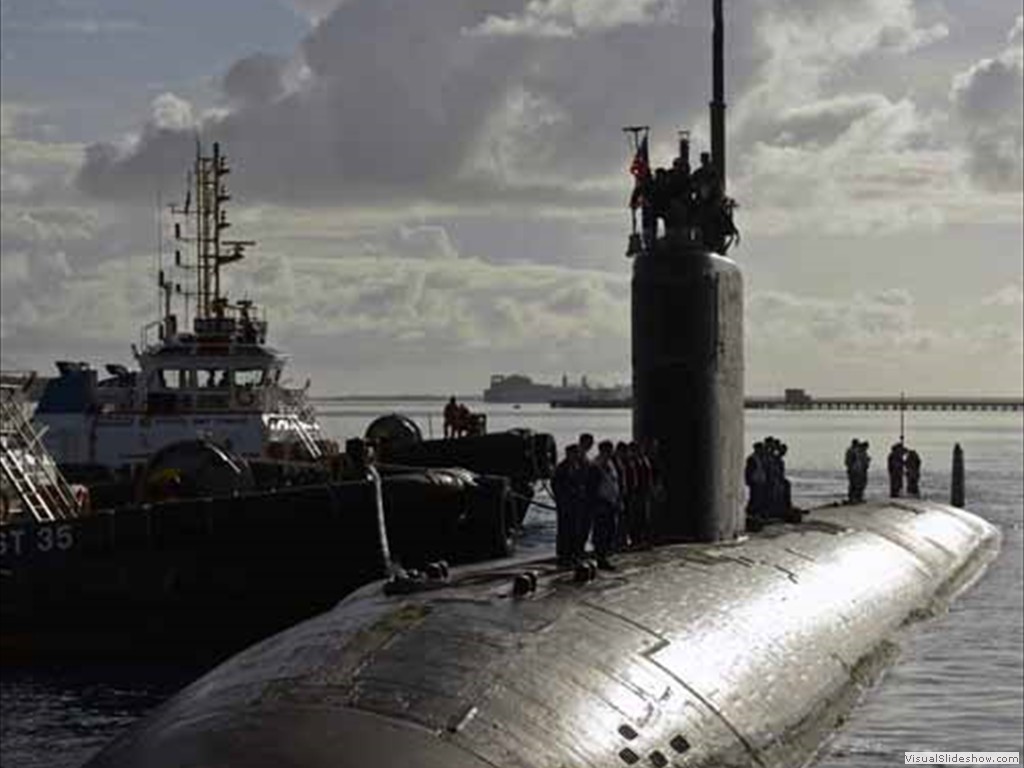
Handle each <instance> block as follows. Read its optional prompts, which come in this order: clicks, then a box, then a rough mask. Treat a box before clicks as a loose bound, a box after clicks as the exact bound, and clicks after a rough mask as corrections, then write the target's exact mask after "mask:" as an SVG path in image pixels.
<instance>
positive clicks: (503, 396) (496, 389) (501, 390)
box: [484, 373, 632, 403]
mask: <svg viewBox="0 0 1024 768" xmlns="http://www.w3.org/2000/svg"><path fill="white" fill-rule="evenodd" d="M631 396H632V392H631V388H630V387H629V386H625V385H622V386H612V387H601V386H596V387H595V386H591V385H590V383H589V382H588V381H587V377H586V376H581V377H580V380H579V383H578V384H570V383H569V377H568V376H567V375H566V374H562V382H561V384H541V383H538V382H535V381H534V380H533V379H531V378H530V377H529V376H526V375H524V374H521V373H512V374H501V373H496V374H493V375H492V376H491V385H490V386H489V387H488V388H487V389H485V390H484V402H487V403H550V402H551V401H552V400H586V401H594V400H605V399H607V400H621V399H623V398H628V397H631Z"/></svg>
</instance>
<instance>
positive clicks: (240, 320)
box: [34, 143, 337, 480]
mask: <svg viewBox="0 0 1024 768" xmlns="http://www.w3.org/2000/svg"><path fill="white" fill-rule="evenodd" d="M229 172H230V169H229V167H228V164H227V160H226V157H225V156H224V155H223V154H222V153H221V151H220V146H219V145H218V144H216V143H214V145H213V152H212V154H209V155H204V154H203V153H202V149H201V147H200V146H199V145H197V148H196V157H195V163H194V166H193V169H192V172H191V173H190V174H189V176H190V178H189V183H188V190H187V193H186V196H185V202H184V205H182V206H180V207H178V206H172V207H171V211H172V213H173V214H174V215H175V217H176V219H177V220H176V221H175V224H174V237H175V241H176V244H177V245H179V246H180V247H179V248H177V249H176V250H175V253H174V264H173V267H174V269H175V270H176V272H177V273H179V274H182V275H183V276H184V277H185V278H190V280H186V281H185V283H184V284H183V283H182V282H177V281H174V280H172V279H169V278H168V276H167V275H166V274H165V272H164V270H163V269H162V268H161V269H160V271H159V273H158V276H157V279H158V284H159V289H160V293H161V296H162V299H163V317H161V318H160V319H159V320H157V321H155V322H152V323H149V324H148V325H146V326H145V327H144V328H143V329H142V332H141V334H140V336H141V339H140V341H141V349H139V348H138V347H136V346H135V345H133V346H132V350H133V353H134V356H135V360H136V362H137V364H138V369H137V370H129V369H128V368H127V367H125V366H123V365H107V366H106V371H107V373H108V374H109V376H107V377H105V378H100V376H99V375H98V372H97V371H96V370H94V369H93V368H92V367H90V366H89V365H88V364H86V363H77V362H58V363H57V369H58V371H59V376H58V377H57V378H55V379H51V380H50V381H49V383H48V385H47V386H46V388H45V390H44V391H43V394H42V396H41V398H40V400H39V403H38V406H37V408H36V412H35V417H34V421H35V422H36V424H37V426H38V427H40V428H42V429H44V430H45V434H44V437H43V440H44V442H45V445H46V448H47V449H48V450H49V451H50V453H51V454H52V455H53V456H54V458H55V459H56V461H57V462H58V464H59V465H60V466H61V467H62V468H63V469H64V471H65V472H66V473H67V474H68V475H69V477H72V478H82V479H86V478H88V479H93V480H95V479H98V478H107V479H110V478H112V477H116V478H118V479H121V480H125V479H128V478H131V477H132V476H134V475H136V474H137V473H138V470H139V468H140V467H142V466H143V465H145V464H146V463H147V462H149V461H150V460H151V459H152V458H153V457H154V455H155V454H157V453H158V452H159V451H161V450H163V449H167V448H168V446H172V445H175V444H181V443H193V444H198V443H197V441H201V442H204V443H206V444H214V445H217V446H220V447H222V448H223V449H224V450H225V451H228V452H230V453H231V454H233V455H235V456H238V457H241V458H242V459H244V460H246V461H247V462H249V463H250V464H251V465H254V466H255V467H258V466H261V465H263V466H265V465H280V464H282V463H286V464H295V463H298V464H312V463H316V462H319V461H321V460H322V459H323V458H324V457H325V455H328V454H331V453H336V452H337V446H336V444H334V443H331V442H330V441H327V440H325V439H324V437H323V434H322V431H321V429H320V426H319V424H318V423H317V421H316V417H315V414H314V412H313V408H312V406H311V405H310V404H309V402H308V400H307V399H306V388H292V387H288V386H285V384H284V383H283V381H284V379H283V373H284V369H285V364H286V358H285V357H284V356H283V355H282V354H280V353H279V352H278V351H277V350H275V349H273V348H272V347H270V346H268V345H267V343H266V339H267V321H266V319H265V317H264V316H262V315H261V313H260V311H259V310H258V308H257V307H256V305H255V304H253V302H251V301H249V300H248V299H245V300H241V301H234V302H232V301H231V300H229V299H228V297H227V294H226V291H225V290H224V286H223V284H222V280H221V277H222V274H221V272H222V268H223V267H225V266H226V265H228V264H233V263H236V262H239V261H241V260H242V259H243V258H244V256H245V251H246V249H247V248H249V247H251V246H253V245H255V242H254V241H252V240H239V239H227V238H225V237H223V234H224V231H225V230H226V229H227V228H228V227H230V226H231V225H230V222H229V221H228V218H227V211H226V210H225V203H226V202H227V201H228V200H230V195H229V194H228V192H227V188H226V186H225V182H224V177H225V176H227V174H228V173H229ZM190 252H191V253H190ZM161 267H162V265H161ZM174 299H178V302H177V303H179V304H182V305H183V308H184V320H185V321H186V322H184V323H182V322H179V316H178V315H177V314H176V313H175V312H174V311H173V310H174V306H173V304H174V303H175V302H174V301H173V300H174ZM190 308H191V309H192V316H191V321H192V322H191V328H190V329H189V327H188V324H187V320H188V318H189V310H190ZM307 387H308V383H307Z"/></svg>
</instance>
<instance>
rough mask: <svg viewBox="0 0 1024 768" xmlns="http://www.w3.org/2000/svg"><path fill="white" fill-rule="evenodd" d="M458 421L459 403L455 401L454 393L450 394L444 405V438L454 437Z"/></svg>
mask: <svg viewBox="0 0 1024 768" xmlns="http://www.w3.org/2000/svg"><path fill="white" fill-rule="evenodd" d="M458 422H459V404H458V403H457V402H455V395H452V396H451V397H450V398H449V399H448V402H447V404H446V405H445V406H444V436H445V439H448V438H449V437H455V430H456V426H457V425H458Z"/></svg>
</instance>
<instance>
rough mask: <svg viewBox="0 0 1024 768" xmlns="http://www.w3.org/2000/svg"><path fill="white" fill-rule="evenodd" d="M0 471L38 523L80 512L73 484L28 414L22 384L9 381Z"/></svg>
mask: <svg viewBox="0 0 1024 768" xmlns="http://www.w3.org/2000/svg"><path fill="white" fill-rule="evenodd" d="M0 471H2V477H3V480H4V481H5V482H6V483H7V484H9V485H10V487H11V488H12V489H13V490H14V492H15V494H16V495H17V498H18V499H19V501H20V502H21V505H22V507H23V509H24V510H26V511H27V512H28V513H29V514H31V515H32V517H33V518H34V519H35V521H36V522H37V523H48V522H53V521H55V520H66V519H68V518H73V517H76V516H77V515H78V506H79V505H78V502H77V501H76V499H75V494H74V492H73V491H72V490H71V486H70V485H69V484H68V482H67V480H66V479H65V478H64V476H63V475H62V474H61V472H60V470H59V469H58V468H57V464H56V462H54V460H53V457H52V456H50V454H49V452H47V450H46V448H45V446H43V444H42V432H40V431H37V430H36V429H35V428H34V427H33V426H32V423H31V422H30V421H29V420H28V418H27V416H26V414H25V406H24V401H23V399H22V396H21V388H20V387H18V386H16V385H14V384H10V383H7V382H4V383H3V384H2V386H0Z"/></svg>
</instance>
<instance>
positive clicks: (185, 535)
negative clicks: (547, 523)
mask: <svg viewBox="0 0 1024 768" xmlns="http://www.w3.org/2000/svg"><path fill="white" fill-rule="evenodd" d="M227 174H228V166H227V162H226V160H225V158H224V155H222V154H221V150H220V147H219V146H218V145H217V144H214V145H213V151H212V153H211V154H209V155H204V154H203V152H202V149H201V148H200V147H197V150H196V158H195V163H194V167H193V170H192V174H191V178H190V180H189V184H188V194H187V195H186V197H185V202H184V204H183V205H182V206H180V207H176V206H175V207H172V211H173V213H174V214H175V215H176V216H177V217H178V219H179V220H178V221H177V222H176V223H175V226H174V237H175V240H176V241H177V242H178V243H179V244H180V246H181V247H180V248H179V249H178V250H176V251H175V254H174V264H173V266H174V268H175V269H176V270H178V271H179V272H181V273H183V274H184V275H186V276H187V277H188V278H189V279H188V280H186V281H185V282H186V284H185V285H182V284H181V283H180V282H177V281H175V280H173V279H169V278H168V276H167V275H166V274H165V273H164V271H163V269H161V270H160V271H159V274H158V284H159V288H160V291H161V297H162V304H163V307H162V309H163V314H162V317H161V319H160V320H159V321H157V322H154V323H151V324H149V325H147V326H146V327H145V328H144V329H143V332H142V339H141V345H140V346H141V349H139V348H136V349H135V359H136V361H137V363H138V369H137V370H134V371H130V370H128V369H127V368H126V367H124V366H119V365H108V366H107V371H108V373H109V374H110V375H109V377H106V378H103V379H100V378H99V375H98V373H97V371H96V370H95V369H93V368H91V367H90V366H89V365H87V364H85V363H73V362H62V363H58V370H59V372H60V375H59V376H58V377H57V378H55V379H52V380H50V381H49V382H48V383H47V385H46V387H45V389H44V391H43V393H42V395H41V397H40V399H39V402H38V405H37V408H36V412H35V416H34V423H32V424H30V423H29V422H28V421H26V420H25V419H24V408H23V407H22V403H21V400H20V399H19V400H17V402H16V399H17V398H16V397H15V396H17V397H19V398H20V394H19V393H20V390H17V391H15V389H14V388H8V387H6V386H5V388H4V399H3V401H2V404H3V409H2V411H0V416H2V418H0V433H2V434H0V437H2V439H0V459H2V461H0V463H2V464H3V467H2V469H3V473H2V478H3V483H2V485H0V500H2V501H3V506H2V508H0V513H2V514H0V625H2V630H0V649H2V650H3V657H4V661H5V662H7V661H9V660H10V659H12V658H13V659H15V660H23V659H24V660H28V661H34V660H37V659H41V658H44V657H46V656H54V657H57V658H68V657H69V656H75V655H85V656H100V657H104V658H106V657H114V658H120V657H123V656H124V655H125V654H129V653H131V654H135V653H141V654H143V656H145V657H148V656H150V655H151V654H155V655H156V656H157V657H159V656H164V655H166V656H168V657H175V658H181V657H185V658H195V659H197V660H202V661H203V663H209V662H210V661H211V660H212V659H216V658H219V657H220V656H221V655H223V654H226V653H228V652H230V651H234V650H237V649H239V648H241V647H244V645H246V644H248V643H250V642H253V641H254V640H256V639H258V638H260V637H263V636H265V635H267V634H270V633H272V632H274V631H277V630H280V629H283V628H284V627H286V626H288V625H290V624H293V623H294V622H296V621H298V620H301V619H303V618H305V617H307V616H310V615H313V614H315V613H318V612H320V611H323V610H326V609H327V608H329V607H330V606H332V605H334V604H335V603H336V602H337V600H338V599H340V598H341V597H342V596H344V595H345V594H347V593H348V592H349V591H351V590H352V589H354V588H356V587H358V586H360V585H361V584H364V583H366V582H368V581H372V580H374V579H376V578H380V577H382V576H385V575H389V574H393V573H402V574H405V575H406V576H407V577H408V583H410V584H420V583H421V582H424V581H428V582H429V581H430V579H431V578H432V579H433V580H435V581H436V578H437V576H438V574H445V573H447V567H448V562H452V563H459V562H468V561H473V560H481V559H490V558H497V557H506V556H508V555H509V554H510V553H511V551H512V549H513V547H514V543H515V533H516V530H517V528H518V525H519V524H520V523H521V521H522V517H523V515H524V514H525V512H526V508H527V507H528V506H529V503H530V499H531V498H532V494H533V483H534V482H535V481H537V480H540V479H545V478H549V477H550V476H551V471H552V469H553V465H554V459H555V445H554V440H553V439H552V438H551V436H550V435H544V434H535V433H533V432H531V431H530V430H513V431H510V432H505V433H497V434H492V435H477V436H473V437H465V438H459V439H449V440H437V441H431V440H423V439H422V434H421V433H420V432H419V429H418V427H417V426H416V425H415V424H414V423H413V422H411V420H408V419H404V418H403V417H399V416H397V415H392V416H382V417H381V418H379V419H377V420H376V421H375V422H373V423H372V424H371V425H370V427H369V429H368V432H367V438H368V440H367V441H364V440H361V439H353V440H349V441H348V442H347V443H346V446H345V448H346V450H345V452H344V453H340V452H339V450H338V446H337V444H336V443H335V442H333V441H331V440H328V439H325V437H324V436H323V434H322V431H321V428H320V426H319V425H318V424H317V421H316V417H315V415H314V413H313V409H312V407H311V406H310V404H309V403H308V401H307V399H306V388H302V389H294V388H289V387H287V386H285V384H284V383H283V379H282V375H283V371H284V367H285V358H284V357H283V356H282V355H281V354H280V353H278V352H277V351H275V350H274V349H272V348H271V347H269V346H267V344H266V337H267V322H266V319H265V317H262V316H261V315H260V313H259V311H258V310H257V308H256V306H255V305H254V304H253V303H252V302H251V301H248V300H243V301H235V302H232V301H230V300H229V299H228V297H227V295H226V292H225V291H224V286H223V284H222V280H221V277H222V274H221V268H222V267H224V266H225V265H227V264H231V263H234V262H237V261H240V260H241V259H242V258H243V257H244V255H245V250H246V248H249V247H251V246H252V245H254V243H253V241H250V240H229V239H227V238H224V237H222V234H223V232H224V230H226V229H227V228H228V226H229V223H228V220H227V215H226V211H225V210H224V204H225V203H226V202H227V201H228V200H229V199H230V198H229V195H228V193H227V190H226V187H225V184H224V177H225V176H226V175H227ZM189 251H190V252H191V255H187V254H186V252H189ZM161 266H162V265H161ZM175 300H177V302H176V303H180V304H182V305H183V307H184V312H183V315H182V319H183V322H179V316H178V315H177V314H176V313H175V312H174V311H173V308H172V303H175ZM190 308H191V310H192V311H191V314H190V311H189V310H190ZM189 320H191V324H190V327H191V330H188V331H186V330H184V328H186V327H189V322H188V321H189ZM307 387H308V385H307ZM8 394H10V395H11V397H8ZM424 574H426V575H427V577H430V578H426V577H424Z"/></svg>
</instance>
